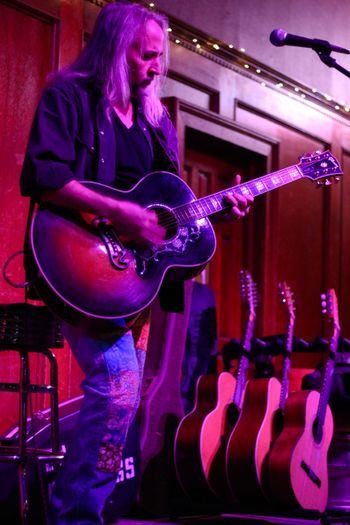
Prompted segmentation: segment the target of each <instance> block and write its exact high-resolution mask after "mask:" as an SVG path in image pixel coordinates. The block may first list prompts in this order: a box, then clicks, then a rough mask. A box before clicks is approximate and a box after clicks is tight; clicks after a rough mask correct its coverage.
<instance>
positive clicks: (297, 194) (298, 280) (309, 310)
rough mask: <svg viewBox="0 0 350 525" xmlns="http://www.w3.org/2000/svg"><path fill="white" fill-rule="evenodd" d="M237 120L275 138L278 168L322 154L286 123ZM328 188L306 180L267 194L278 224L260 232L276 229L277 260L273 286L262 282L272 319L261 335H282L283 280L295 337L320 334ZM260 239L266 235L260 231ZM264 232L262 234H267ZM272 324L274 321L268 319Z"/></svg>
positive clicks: (244, 116)
mask: <svg viewBox="0 0 350 525" xmlns="http://www.w3.org/2000/svg"><path fill="white" fill-rule="evenodd" d="M236 118H237V120H238V121H239V122H244V123H245V125H248V126H249V127H254V129H256V130H259V131H260V132H261V133H265V134H266V135H269V136H273V137H275V138H277V139H278V140H279V141H280V145H279V148H278V165H279V167H280V168H283V167H285V166H291V165H293V164H298V162H299V160H298V156H299V155H300V154H301V153H302V152H305V153H306V152H314V151H316V150H323V149H324V143H322V140H321V139H317V137H314V136H311V135H307V134H305V133H304V132H302V131H300V130H298V129H293V128H292V127H290V126H288V125H287V123H283V122H278V121H276V120H275V119H273V118H272V117H271V118H268V116H267V115H259V114H258V113H257V112H255V111H248V109H247V108H238V109H237V111H236ZM329 191H333V189H332V190H330V188H325V189H319V188H317V187H316V185H315V184H314V183H313V182H312V181H311V182H310V181H309V180H308V179H302V180H299V181H297V182H295V183H292V184H289V185H287V186H284V187H283V188H280V189H279V190H276V192H278V197H277V198H275V196H274V195H273V193H275V192H273V193H271V194H269V195H267V197H266V199H267V201H269V200H271V199H272V200H273V206H274V207H277V208H276V209H275V218H274V220H275V221H277V224H269V223H266V224H265V225H264V227H267V228H270V227H272V228H273V227H274V226H275V230H274V231H275V235H274V236H273V237H271V238H270V239H269V242H270V243H272V245H273V247H272V249H273V252H274V253H275V256H276V257H277V261H276V271H277V275H275V278H274V280H273V282H270V283H269V282H266V283H265V289H264V295H271V296H275V297H276V301H275V304H276V315H275V316H273V317H271V312H268V311H266V312H265V314H264V315H265V322H264V326H263V332H264V333H265V335H268V334H272V333H280V332H281V331H282V325H281V324H280V323H281V322H282V318H281V317H280V315H279V313H278V312H279V311H280V308H279V307H278V302H277V290H276V285H277V281H279V280H286V281H287V282H288V283H289V284H290V286H291V287H292V289H293V290H294V291H295V299H296V307H297V323H296V333H297V334H298V335H299V336H300V337H302V338H304V339H306V340H311V339H313V338H315V337H316V336H319V335H321V334H320V312H321V310H320V293H321V291H322V290H323V288H324V286H325V285H326V283H327V279H326V275H325V268H326V260H325V256H326V255H327V253H326V250H325V245H324V240H325V238H326V235H327V231H328V230H327V228H328V225H327V223H326V221H325V214H326V212H327V192H329ZM261 233H262V235H263V234H264V232H261ZM265 233H266V232H265ZM273 319H275V322H271V320H273Z"/></svg>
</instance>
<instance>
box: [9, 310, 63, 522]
mask: <svg viewBox="0 0 350 525" xmlns="http://www.w3.org/2000/svg"><path fill="white" fill-rule="evenodd" d="M62 347H63V336H62V333H61V326H60V322H59V321H58V319H57V318H56V317H55V316H54V315H53V314H52V313H51V312H50V311H49V310H48V309H47V308H46V307H45V306H35V305H32V304H28V303H13V304H6V305H0V351H15V352H18V355H19V360H20V369H19V378H18V382H17V383H15V382H0V391H5V392H18V394H19V426H18V432H17V434H16V435H15V436H12V437H10V438H9V437H7V438H5V439H2V440H0V462H7V463H15V464H17V465H18V478H19V494H20V511H21V523H22V525H29V501H28V482H27V477H28V476H27V467H28V465H29V463H36V465H37V467H38V468H39V466H40V464H41V463H44V464H46V465H48V464H50V465H54V464H57V465H58V464H59V463H60V462H61V461H62V459H63V454H62V452H61V450H60V444H59V428H58V427H59V423H58V421H59V418H58V369H57V361H56V358H55V356H54V354H53V353H52V352H51V351H50V350H49V348H62ZM31 353H36V354H38V353H39V354H41V355H43V356H44V357H45V358H46V359H47V361H48V363H49V383H48V384H40V385H38V384H34V383H31V381H30V373H29V355H30V354H31ZM32 393H38V394H48V395H49V396H50V421H51V444H50V445H51V446H50V448H49V449H39V448H36V447H35V444H34V446H33V447H28V445H27V440H28V428H27V426H28V401H29V396H30V394H32ZM44 503H45V507H44V510H46V509H47V501H46V500H45V501H44ZM45 519H46V516H45Z"/></svg>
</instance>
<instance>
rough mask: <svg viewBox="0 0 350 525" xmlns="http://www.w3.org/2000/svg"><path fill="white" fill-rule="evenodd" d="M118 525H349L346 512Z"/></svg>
mask: <svg viewBox="0 0 350 525" xmlns="http://www.w3.org/2000/svg"><path fill="white" fill-rule="evenodd" d="M117 524H118V525H328V524H329V525H331V524H335V525H349V524H350V514H348V513H346V512H344V513H343V512H341V513H338V515H333V516H327V515H325V516H322V517H320V518H296V517H290V518H287V517H279V516H257V515H248V514H244V515H243V514H222V515H220V516H189V517H181V518H177V519H176V520H175V521H174V520H172V521H170V520H166V519H164V518H162V519H156V520H154V519H120V520H119V521H118V522H117Z"/></svg>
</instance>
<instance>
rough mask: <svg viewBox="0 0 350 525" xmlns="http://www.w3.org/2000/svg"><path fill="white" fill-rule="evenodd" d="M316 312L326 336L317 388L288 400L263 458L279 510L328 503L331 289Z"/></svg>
mask: <svg viewBox="0 0 350 525" xmlns="http://www.w3.org/2000/svg"><path fill="white" fill-rule="evenodd" d="M322 311H324V312H325V313H326V314H327V317H328V321H329V324H330V326H331V330H332V335H331V337H330V339H329V345H328V346H329V355H328V359H327V361H326V363H325V366H324V370H323V376H322V383H321V386H320V389H319V391H316V390H304V391H298V392H292V393H291V394H290V395H289V396H288V398H287V401H286V406H285V418H284V425H283V430H282V432H281V434H280V435H279V436H278V438H277V440H276V442H275V444H274V446H273V448H272V451H271V454H270V458H269V480H270V494H271V497H272V500H273V501H274V502H275V503H276V505H278V506H280V507H282V508H284V509H286V508H289V509H293V510H295V509H305V510H314V511H319V512H324V510H325V508H326V505H327V500H328V465H327V454H328V449H329V445H330V442H331V439H332V435H333V417H332V412H331V409H330V407H329V405H328V401H329V396H330V390H331V384H332V376H333V371H334V362H335V354H336V351H337V347H338V340H339V336H340V325H339V318H338V304H337V296H336V293H335V291H334V289H330V290H328V292H327V294H326V295H325V296H322Z"/></svg>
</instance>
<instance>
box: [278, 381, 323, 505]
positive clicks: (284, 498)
mask: <svg viewBox="0 0 350 525" xmlns="http://www.w3.org/2000/svg"><path fill="white" fill-rule="evenodd" d="M319 399H320V394H319V392H317V391H316V390H304V391H300V392H292V393H291V394H290V395H289V397H288V399H287V402H286V407H285V420H284V426H283V430H282V432H281V434H280V435H279V436H278V438H277V440H276V442H275V444H274V446H273V448H272V451H271V454H270V458H269V482H270V495H271V498H272V500H273V501H275V502H276V504H277V505H278V506H281V507H283V508H293V509H296V508H297V509H298V508H299V509H300V508H302V509H307V510H318V511H320V512H323V511H324V510H325V508H326V504H327V499H328V466H327V453H328V449H329V445H330V442H331V439H332V435H333V417H332V412H331V410H330V408H329V406H327V410H326V416H325V420H324V426H323V434H322V439H321V441H320V443H316V442H315V439H314V435H313V425H314V421H315V418H316V415H317V408H318V403H319Z"/></svg>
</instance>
